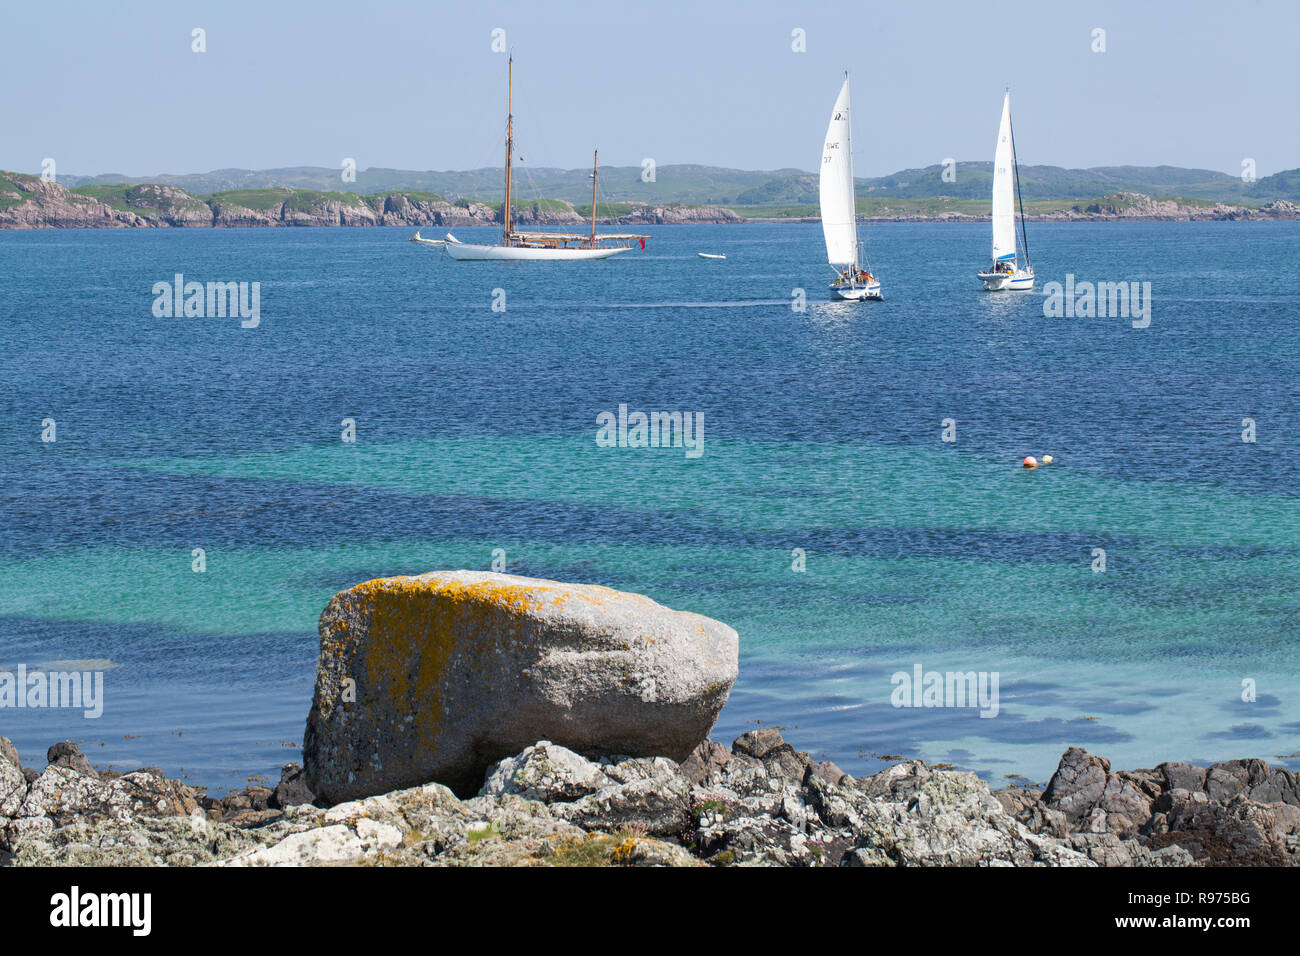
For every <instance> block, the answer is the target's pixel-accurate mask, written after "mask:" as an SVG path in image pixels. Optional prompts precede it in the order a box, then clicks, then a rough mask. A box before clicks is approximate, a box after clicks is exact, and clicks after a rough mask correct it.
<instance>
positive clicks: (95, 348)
mask: <svg viewBox="0 0 1300 956" xmlns="http://www.w3.org/2000/svg"><path fill="white" fill-rule="evenodd" d="M988 228H989V227H988V226H987V225H986V224H980V225H939V224H900V225H884V226H878V227H871V228H870V229H869V230H868V232H869V240H870V251H871V258H872V263H871V264H872V266H873V268H874V270H875V271H876V273H877V275H878V276H879V277H880V278H881V279H882V281H883V283H884V291H885V295H886V301H885V302H883V303H874V304H868V305H847V304H844V305H841V304H832V303H830V302H828V301H827V299H826V293H825V283H826V281H827V280H828V278H829V271H828V268H827V266H826V265H825V263H824V262H823V261H822V254H823V248H822V245H821V231H820V227H819V226H817V225H793V224H790V225H751V226H678V227H660V228H654V227H652V228H650V229H649V230H648V231H649V232H651V233H653V237H652V238H651V239H650V241H649V244H648V249H647V250H646V251H645V252H644V253H641V252H633V253H629V254H627V255H625V256H623V257H621V258H618V259H615V260H612V261H608V262H601V263H577V264H551V265H537V264H509V263H456V262H452V261H449V260H446V259H444V258H442V256H441V255H440V254H439V253H437V252H431V251H430V250H429V249H427V248H423V247H419V246H416V245H413V244H410V243H407V242H405V241H404V240H405V239H406V237H407V235H408V234H409V230H404V229H401V230H398V229H283V230H281V229H250V230H217V231H213V230H140V231H108V230H104V231H95V230H85V231H82V230H56V231H47V232H31V233H22V232H0V286H2V287H3V295H0V320H2V321H3V328H4V343H5V347H4V348H3V349H2V350H0V670H5V669H7V670H15V669H16V668H17V667H18V665H20V664H25V665H27V666H28V667H29V668H37V667H40V666H43V665H46V664H49V663H51V662H59V661H64V662H67V661H73V662H76V661H81V662H91V663H88V664H85V665H84V666H91V667H103V668H106V670H105V672H104V680H105V708H104V713H103V716H102V717H100V718H99V719H97V720H87V719H85V718H83V717H82V716H81V715H80V713H79V712H73V711H66V710H41V711H37V710H27V709H23V710H17V709H4V710H0V734H4V735H7V736H10V737H12V738H13V739H14V741H15V742H16V743H17V745H18V747H19V749H20V751H21V753H22V756H23V757H24V759H25V762H28V763H30V764H41V763H43V756H44V750H45V748H46V747H47V746H48V745H49V744H51V743H53V742H54V741H55V740H59V739H64V738H71V739H75V740H80V741H82V742H83V749H84V750H85V751H86V752H87V753H88V754H89V755H90V757H91V759H92V761H94V762H95V763H98V764H101V765H111V766H113V767H114V768H117V769H132V768H134V767H138V766H143V765H158V766H161V767H163V768H164V769H165V770H166V771H167V772H168V773H169V774H177V775H181V774H183V775H185V776H187V777H188V778H189V779H190V780H191V782H194V783H199V784H207V785H210V786H211V787H212V788H213V789H214V791H219V790H221V789H223V788H226V787H240V786H243V784H244V783H245V781H246V780H247V779H248V778H249V777H257V776H263V777H269V778H272V779H274V778H276V776H277V770H278V767H279V766H280V765H281V764H282V763H285V762H288V761H290V760H297V759H300V755H299V751H298V745H299V744H300V742H301V739H302V729H303V724H304V721H305V718H306V714H307V709H308V706H309V703H310V698H311V692H312V683H313V680H314V668H315V660H316V650H317V637H316V620H317V617H318V615H319V614H320V611H321V609H322V608H323V607H324V605H325V604H326V602H327V601H328V600H329V598H330V596H331V595H332V594H334V593H335V592H336V591H338V590H340V589H343V588H346V587H349V586H351V585H353V584H355V583H357V582H359V581H362V580H366V579H368V578H372V577H377V576H381V575H389V574H406V573H418V572H422V571H426V570H432V569H437V568H478V569H487V568H488V566H489V565H490V563H491V561H492V552H493V549H496V548H502V549H504V550H505V553H506V560H507V562H508V570H510V571H512V572H515V573H518V574H526V575H534V576H538V577H546V578H556V579H559V580H564V581H583V582H595V583H600V584H605V585H609V586H611V587H615V588H621V589H625V590H631V591H637V592H641V593H644V594H647V595H650V596H651V597H653V598H655V599H656V600H658V601H661V602H663V603H665V604H667V605H670V606H672V607H677V608H684V609H690V610H694V611H699V612H701V613H704V614H708V615H711V616H714V617H717V618H720V619H722V620H724V621H726V622H727V623H729V624H731V625H732V626H734V627H735V628H736V630H737V631H739V633H740V639H741V670H740V679H739V682H738V683H737V684H736V687H735V690H734V692H733V694H732V697H731V701H730V703H729V704H728V705H727V708H726V710H725V711H724V712H723V715H722V718H721V721H720V723H719V726H718V728H717V730H716V731H715V734H714V736H715V737H716V738H717V739H721V740H725V741H730V739H731V738H732V737H733V736H735V735H736V734H738V733H740V732H742V731H744V730H745V729H748V728H751V727H753V726H754V722H755V721H762V722H764V723H766V724H776V725H780V726H782V727H784V728H786V736H787V738H789V739H790V740H791V741H792V742H793V743H794V744H795V745H796V746H798V747H800V748H802V749H807V750H811V751H813V752H814V753H816V754H819V755H825V756H828V757H830V758H831V759H834V760H836V761H837V762H839V763H840V764H841V766H843V767H844V768H845V769H846V770H848V771H850V772H851V773H855V774H857V773H864V772H871V771H874V770H875V769H878V768H879V767H880V766H881V763H880V761H879V760H878V759H877V757H878V756H880V755H886V754H902V755H907V756H917V757H921V758H924V759H926V760H930V761H947V762H949V763H952V764H955V765H957V766H959V767H962V768H967V769H972V770H976V771H979V772H980V773H982V774H984V775H986V776H987V777H988V778H989V779H990V780H991V781H993V782H995V783H996V782H1000V781H1001V780H1002V778H1003V777H1004V776H1005V775H1007V774H1010V773H1013V772H1018V773H1021V774H1024V775H1026V776H1028V777H1029V778H1031V779H1037V780H1043V779H1046V777H1047V776H1048V775H1050V773H1051V771H1052V769H1053V768H1054V767H1055V765H1056V761H1057V759H1058V758H1059V756H1060V754H1061V752H1062V751H1063V750H1064V749H1065V748H1066V747H1067V746H1069V745H1071V744H1077V745H1081V746H1085V747H1088V748H1089V749H1091V750H1093V751H1094V752H1097V753H1101V754H1103V755H1105V756H1108V757H1110V758H1111V759H1112V761H1113V762H1114V763H1115V764H1116V765H1117V766H1122V767H1129V766H1149V765H1152V764H1154V763H1156V762H1158V761H1160V760H1164V759H1182V760H1194V761H1209V760H1217V759H1226V758H1231V757H1247V756H1258V757H1264V758H1266V759H1269V760H1271V761H1273V762H1274V763H1282V764H1284V765H1287V766H1291V767H1293V768H1294V767H1300V758H1297V757H1296V756H1295V755H1296V753H1297V751H1300V696H1298V695H1297V692H1298V690H1300V655H1298V654H1297V642H1298V641H1300V499H1298V493H1300V454H1297V450H1296V449H1297V439H1300V266H1298V265H1297V263H1300V223H1294V222H1284V223H1249V224H1247V223H1193V224H1188V223H1154V224H1142V223H1133V224H1121V223H1099V224H1046V225H1032V224H1031V226H1030V243H1031V252H1032V253H1033V260H1034V264H1035V267H1036V269H1037V272H1038V276H1039V285H1038V289H1037V290H1036V291H1035V292H1034V293H1033V294H1001V295H989V294H986V293H983V292H981V291H980V289H979V284H978V282H977V280H976V279H975V277H974V273H975V272H976V271H977V270H978V269H979V268H981V267H983V266H984V265H985V263H986V260H987V256H988ZM456 233H457V235H458V236H459V237H460V238H461V239H464V240H472V239H486V238H490V236H491V235H493V234H494V231H493V230H476V229H464V230H460V229H458V230H456ZM699 251H707V252H724V253H726V255H727V260H726V261H725V262H716V261H705V260H701V259H699V258H698V257H697V256H696V253H697V252H699ZM177 272H180V273H183V274H184V275H185V277H186V279H188V280H199V281H208V280H235V281H248V282H260V283H261V324H260V326H259V327H258V328H255V329H243V328H241V327H240V324H239V321H238V319H230V318H162V319H160V318H155V317H154V315H153V313H152V305H153V301H154V296H153V293H152V291H151V290H152V287H153V284H154V283H155V282H158V281H167V282H170V281H171V280H172V277H173V275H174V274H175V273H177ZM1067 273H1072V274H1073V275H1074V276H1075V277H1076V280H1078V281H1083V280H1088V281H1094V282H1095V281H1099V280H1100V281H1136V282H1139V283H1140V282H1150V283H1151V295H1152V311H1151V324H1150V327H1149V328H1146V329H1134V328H1133V327H1132V325H1131V322H1130V321H1129V320H1128V319H1125V318H1119V317H1116V318H1047V317H1045V316H1044V310H1043V295H1042V289H1043V284H1044V283H1045V282H1048V281H1051V280H1057V281H1064V279H1065V276H1066V274H1067ZM796 288H804V289H806V290H807V292H808V307H807V310H806V311H804V312H802V313H800V312H796V311H794V310H792V308H791V306H790V303H791V301H792V290H793V289H796ZM497 289H500V290H504V293H505V299H504V301H505V306H506V308H505V311H493V309H492V304H493V302H494V290H497ZM496 301H498V302H499V301H501V298H500V296H499V295H497V296H496ZM621 403H625V404H627V405H628V406H629V408H631V409H633V410H636V409H640V410H644V411H653V410H661V411H674V410H676V411H683V412H701V413H703V421H704V454H703V455H702V456H701V457H699V458H697V459H688V458H687V457H686V456H685V454H684V452H683V450H682V449H608V448H601V447H598V446H597V444H596V442H595V440H594V438H595V430H596V416H597V415H598V414H599V413H600V412H602V411H607V410H608V411H614V410H616V409H617V408H618V406H619V404H621ZM344 418H352V419H354V420H355V422H356V435H357V441H356V443H355V444H347V443H344V442H343V441H341V440H340V433H341V431H342V425H341V422H342V420H343V419H344ZM1247 418H1249V419H1253V420H1254V422H1255V428H1256V435H1257V440H1256V441H1255V442H1254V443H1247V442H1244V441H1243V440H1242V431H1243V428H1244V427H1246V426H1244V425H1243V419H1247ZM44 419H54V420H55V422H56V429H57V432H56V437H57V440H56V441H55V442H53V443H48V442H42V441H41V430H42V421H43V420H44ZM944 419H953V420H954V421H955V423H956V439H957V440H956V441H955V442H943V441H941V430H942V423H943V421H944ZM1045 453H1046V454H1050V455H1053V456H1054V457H1055V459H1056V462H1055V463H1054V464H1053V465H1051V466H1050V467H1048V468H1042V469H1039V470H1038V471H1037V472H1028V473H1027V472H1023V471H1022V470H1021V469H1020V468H1019V467H1018V465H1019V462H1020V460H1021V459H1022V458H1023V457H1024V456H1025V455H1028V454H1034V455H1039V456H1041V455H1042V454H1045ZM195 548H202V549H204V551H205V553H206V571H205V572H203V573H195V572H194V571H193V570H192V569H191V562H192V560H193V558H192V557H191V555H192V552H193V550H194V549H195ZM1097 548H1101V549H1104V551H1105V557H1106V570H1105V571H1104V572H1103V573H1098V572H1097V571H1095V570H1094V564H1095V556H1096V552H1095V551H1094V549H1097ZM795 549H802V551H803V553H804V555H805V559H804V560H805V562H806V570H805V571H804V572H802V573H800V572H798V571H796V570H793V568H792V565H793V564H794V563H795ZM917 665H920V666H921V667H922V668H923V669H924V670H926V671H932V670H933V671H948V670H956V671H985V672H996V673H997V674H998V675H999V682H1000V683H999V688H1000V711H999V713H998V715H997V716H996V717H994V718H992V719H984V718H981V717H980V716H979V714H978V712H977V711H976V710H974V709H970V708H953V707H948V708H897V707H894V706H892V705H891V701H890V694H891V691H892V690H893V685H892V684H891V680H890V678H891V675H892V674H894V673H895V672H897V671H906V672H908V673H911V672H912V670H913V668H914V667H915V666H917ZM1251 681H1253V682H1254V683H1253V686H1254V689H1255V692H1254V695H1253V696H1254V698H1255V699H1254V700H1253V701H1245V700H1243V699H1242V698H1243V686H1244V685H1243V682H1251ZM1245 696H1251V695H1249V694H1246V695H1245ZM1279 755H1291V756H1290V757H1287V758H1286V759H1281V760H1279V759H1278V757H1279Z"/></svg>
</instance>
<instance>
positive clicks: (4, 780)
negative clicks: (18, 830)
mask: <svg viewBox="0 0 1300 956" xmlns="http://www.w3.org/2000/svg"><path fill="white" fill-rule="evenodd" d="M26 799H27V775H26V774H24V773H23V766H22V764H20V763H19V762H18V749H17V748H16V747H15V746H14V745H13V742H12V741H11V740H10V739H9V738H8V737H0V837H2V836H3V833H4V828H5V822H6V820H5V818H7V817H12V816H13V815H14V814H15V813H17V812H18V808H19V807H21V806H22V805H23V801H24V800H26ZM0 842H2V841H0Z"/></svg>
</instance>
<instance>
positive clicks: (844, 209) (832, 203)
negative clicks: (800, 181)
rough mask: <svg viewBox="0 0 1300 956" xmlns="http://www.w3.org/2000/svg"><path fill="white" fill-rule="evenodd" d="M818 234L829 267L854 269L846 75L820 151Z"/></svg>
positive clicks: (855, 244) (855, 242) (855, 246)
mask: <svg viewBox="0 0 1300 956" xmlns="http://www.w3.org/2000/svg"><path fill="white" fill-rule="evenodd" d="M820 199H821V212H822V234H823V235H824V236H825V237H826V259H827V261H828V262H830V264H831V265H833V266H847V265H853V266H856V265H857V262H858V226H857V219H856V217H855V215H854V205H853V145H852V143H851V142H850V134H849V75H848V74H847V73H845V74H844V85H843V86H842V87H840V95H839V98H838V99H836V100H835V109H834V110H832V111H831V123H830V126H828V127H827V129H826V145H825V146H824V147H823V148H822V170H821V181H820Z"/></svg>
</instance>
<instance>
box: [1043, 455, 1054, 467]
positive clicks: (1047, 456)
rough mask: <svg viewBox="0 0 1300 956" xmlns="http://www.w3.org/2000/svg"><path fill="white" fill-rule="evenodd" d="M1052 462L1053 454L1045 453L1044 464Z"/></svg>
mask: <svg viewBox="0 0 1300 956" xmlns="http://www.w3.org/2000/svg"><path fill="white" fill-rule="evenodd" d="M1051 463H1052V456H1051V455H1044V456H1043V464H1044V465H1050V464H1051Z"/></svg>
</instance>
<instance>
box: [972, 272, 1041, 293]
mask: <svg viewBox="0 0 1300 956" xmlns="http://www.w3.org/2000/svg"><path fill="white" fill-rule="evenodd" d="M979 278H980V281H981V282H983V283H984V290H985V291H986V292H1028V291H1030V290H1031V289H1033V287H1034V274H1033V273H1032V272H1022V271H1017V272H981V273H980V274H979Z"/></svg>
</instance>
